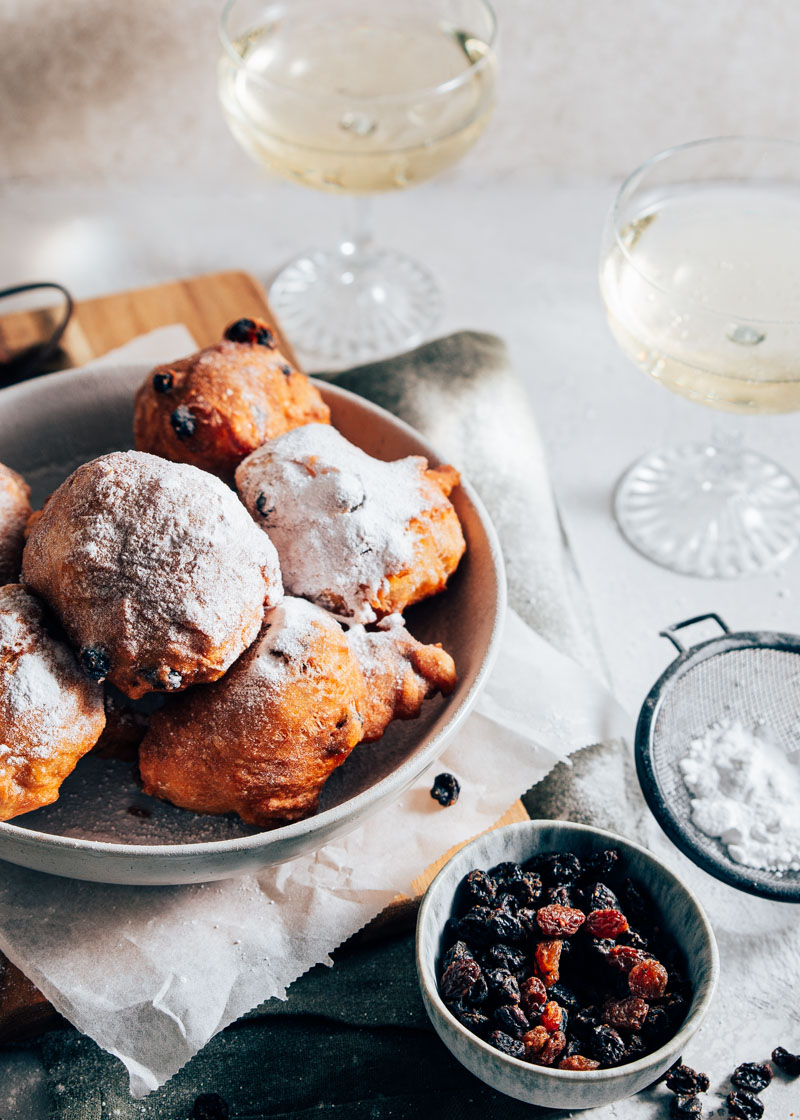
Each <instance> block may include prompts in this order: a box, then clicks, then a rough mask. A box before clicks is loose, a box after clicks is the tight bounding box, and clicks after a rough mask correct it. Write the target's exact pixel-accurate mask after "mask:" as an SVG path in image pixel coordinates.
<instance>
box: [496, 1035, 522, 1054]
mask: <svg viewBox="0 0 800 1120" xmlns="http://www.w3.org/2000/svg"><path fill="white" fill-rule="evenodd" d="M489 1042H491V1044H492V1046H494V1048H495V1050H500V1051H501V1053H503V1054H508V1056H509V1057H510V1058H524V1057H525V1046H524V1044H523V1043H522V1042H520V1040H519V1039H518V1038H512V1037H511V1035H510V1034H506V1033H505V1031H492V1032H491V1034H490V1035H489Z"/></svg>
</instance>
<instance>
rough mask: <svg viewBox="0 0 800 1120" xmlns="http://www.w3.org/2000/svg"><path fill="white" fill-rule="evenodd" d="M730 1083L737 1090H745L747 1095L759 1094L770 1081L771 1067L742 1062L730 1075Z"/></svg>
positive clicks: (764, 1064)
mask: <svg viewBox="0 0 800 1120" xmlns="http://www.w3.org/2000/svg"><path fill="white" fill-rule="evenodd" d="M731 1081H732V1082H733V1084H734V1085H735V1086H736V1088H737V1089H745V1090H746V1091H747V1092H748V1093H760V1092H762V1091H763V1090H764V1089H766V1087H767V1085H769V1083H770V1081H772V1067H771V1066H768V1065H767V1064H766V1062H764V1063H763V1064H761V1065H759V1064H758V1063H756V1062H742V1064H741V1065H740V1066H737V1067H736V1069H735V1070H734V1071H733V1073H732V1074H731Z"/></svg>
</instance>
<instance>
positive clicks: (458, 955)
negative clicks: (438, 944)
mask: <svg viewBox="0 0 800 1120" xmlns="http://www.w3.org/2000/svg"><path fill="white" fill-rule="evenodd" d="M465 957H468V958H469V959H470V960H472V952H471V950H470V949H469V947H468V946H467V945H466V943H465V942H464V941H456V943H455V945H451V946H450V948H449V949H448V950H447V952H446V953H445V955H444V957H443V958H442V975H444V973H445V972H446V971H447V969H448V968H449V967H450V965H451V964H452V963H453V961H460V960H463V959H464V958H465Z"/></svg>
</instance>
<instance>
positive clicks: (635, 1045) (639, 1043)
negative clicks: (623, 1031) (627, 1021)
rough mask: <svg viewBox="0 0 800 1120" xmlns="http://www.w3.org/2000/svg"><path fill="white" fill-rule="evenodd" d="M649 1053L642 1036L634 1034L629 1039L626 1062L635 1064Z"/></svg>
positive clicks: (626, 1048)
mask: <svg viewBox="0 0 800 1120" xmlns="http://www.w3.org/2000/svg"><path fill="white" fill-rule="evenodd" d="M646 1053H647V1046H646V1045H645V1042H644V1039H643V1038H642V1036H641V1035H640V1034H632V1035H630V1036H629V1037H628V1045H627V1046H626V1047H625V1061H626V1062H635V1061H636V1059H637V1058H641V1056H642V1055H643V1054H646Z"/></svg>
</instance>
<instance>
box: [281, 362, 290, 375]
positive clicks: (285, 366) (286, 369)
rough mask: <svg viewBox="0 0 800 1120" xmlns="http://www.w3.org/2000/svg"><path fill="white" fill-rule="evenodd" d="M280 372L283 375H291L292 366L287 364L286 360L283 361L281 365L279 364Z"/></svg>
mask: <svg viewBox="0 0 800 1120" xmlns="http://www.w3.org/2000/svg"><path fill="white" fill-rule="evenodd" d="M281 373H282V374H283V376H284V377H291V376H292V367H291V366H290V365H289V363H288V362H284V363H283V365H282V366H281Z"/></svg>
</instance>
